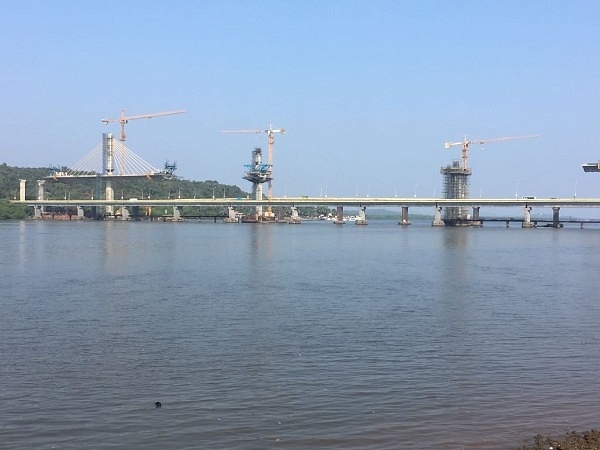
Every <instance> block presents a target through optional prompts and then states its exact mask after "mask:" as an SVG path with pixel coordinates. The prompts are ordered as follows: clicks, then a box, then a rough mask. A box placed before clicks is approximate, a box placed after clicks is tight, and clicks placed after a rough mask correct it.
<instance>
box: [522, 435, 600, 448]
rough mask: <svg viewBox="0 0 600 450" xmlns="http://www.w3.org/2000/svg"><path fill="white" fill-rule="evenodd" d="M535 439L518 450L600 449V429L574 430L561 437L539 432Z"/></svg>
mask: <svg viewBox="0 0 600 450" xmlns="http://www.w3.org/2000/svg"><path fill="white" fill-rule="evenodd" d="M533 441H534V442H533V444H531V445H525V446H523V447H519V449H518V450H550V449H551V450H600V431H597V430H590V431H586V432H584V433H577V432H575V431H573V432H571V433H568V434H566V435H564V436H562V437H560V438H555V437H552V436H542V435H540V434H538V435H537V436H535V438H534V439H533Z"/></svg>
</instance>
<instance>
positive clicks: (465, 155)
mask: <svg viewBox="0 0 600 450" xmlns="http://www.w3.org/2000/svg"><path fill="white" fill-rule="evenodd" d="M536 137H539V135H537V134H532V135H529V136H512V137H501V138H495V139H476V140H472V141H470V140H467V138H466V136H465V138H464V139H463V140H462V141H459V142H446V143H445V144H444V148H451V147H455V146H457V145H460V146H462V169H467V158H468V151H469V145H471V144H482V145H483V144H487V143H488V142H499V141H512V140H514V139H530V138H536Z"/></svg>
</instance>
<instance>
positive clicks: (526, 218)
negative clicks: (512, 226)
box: [523, 206, 534, 228]
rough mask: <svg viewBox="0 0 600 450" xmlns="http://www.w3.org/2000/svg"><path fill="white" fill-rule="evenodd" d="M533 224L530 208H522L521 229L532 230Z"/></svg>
mask: <svg viewBox="0 0 600 450" xmlns="http://www.w3.org/2000/svg"><path fill="white" fill-rule="evenodd" d="M533 227H534V223H533V222H532V221H531V206H526V207H525V208H524V215H523V228H533Z"/></svg>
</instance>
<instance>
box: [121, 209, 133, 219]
mask: <svg viewBox="0 0 600 450" xmlns="http://www.w3.org/2000/svg"><path fill="white" fill-rule="evenodd" d="M130 218H131V217H130V214H129V210H128V209H127V207H126V206H122V207H121V220H129V219H130Z"/></svg>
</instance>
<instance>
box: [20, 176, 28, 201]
mask: <svg viewBox="0 0 600 450" xmlns="http://www.w3.org/2000/svg"><path fill="white" fill-rule="evenodd" d="M26 182H27V180H19V201H20V202H24V201H25V183H26Z"/></svg>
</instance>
